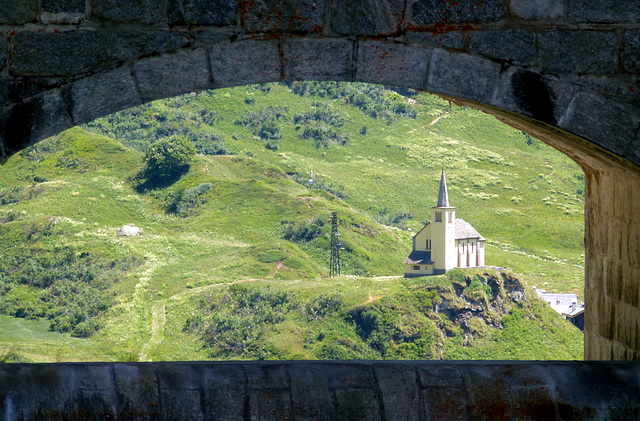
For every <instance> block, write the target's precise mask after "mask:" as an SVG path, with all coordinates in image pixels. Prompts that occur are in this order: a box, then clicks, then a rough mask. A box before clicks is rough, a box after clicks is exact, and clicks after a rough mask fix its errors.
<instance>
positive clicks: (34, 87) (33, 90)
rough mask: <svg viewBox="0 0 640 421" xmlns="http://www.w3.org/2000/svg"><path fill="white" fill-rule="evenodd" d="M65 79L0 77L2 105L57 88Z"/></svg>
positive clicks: (0, 99)
mask: <svg viewBox="0 0 640 421" xmlns="http://www.w3.org/2000/svg"><path fill="white" fill-rule="evenodd" d="M62 83H64V81H62V80H61V79H60V78H44V77H43V78H39V77H38V78H33V77H13V78H12V77H5V78H0V101H1V102H0V104H2V105H0V106H6V105H9V104H11V103H15V102H20V101H22V100H23V99H25V98H28V97H32V96H34V95H38V94H40V93H42V92H44V91H47V90H51V89H55V88H56V87H58V86H60V85H61V84H62Z"/></svg>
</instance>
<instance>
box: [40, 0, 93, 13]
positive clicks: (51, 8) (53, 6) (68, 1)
mask: <svg viewBox="0 0 640 421" xmlns="http://www.w3.org/2000/svg"><path fill="white" fill-rule="evenodd" d="M85 4H86V3H85V0H42V4H41V6H40V10H41V11H42V12H46V13H82V14H84V8H85Z"/></svg>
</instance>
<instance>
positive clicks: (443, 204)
mask: <svg viewBox="0 0 640 421" xmlns="http://www.w3.org/2000/svg"><path fill="white" fill-rule="evenodd" d="M436 207H437V208H448V207H449V193H448V192H447V179H446V178H445V176H444V169H443V170H442V177H441V178H440V191H439V192H438V204H437V205H436Z"/></svg>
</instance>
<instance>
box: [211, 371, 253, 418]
mask: <svg viewBox="0 0 640 421" xmlns="http://www.w3.org/2000/svg"><path fill="white" fill-rule="evenodd" d="M200 372H201V379H202V380H201V382H202V388H203V389H204V408H205V415H206V417H205V419H207V420H212V421H213V420H215V421H235V420H240V419H243V418H244V408H245V405H246V404H247V403H248V401H247V396H248V395H247V389H246V380H245V376H244V372H243V370H242V367H241V366H239V365H228V366H227V365H211V366H209V365H206V366H203V367H202V369H201V371H200Z"/></svg>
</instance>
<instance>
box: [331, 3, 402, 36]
mask: <svg viewBox="0 0 640 421" xmlns="http://www.w3.org/2000/svg"><path fill="white" fill-rule="evenodd" d="M404 5H405V1H404V0H362V1H339V2H336V4H335V5H334V6H333V7H332V10H331V30H332V31H333V32H336V33H339V34H343V35H378V36H379V35H386V34H393V33H396V32H398V31H399V30H400V29H401V26H402V18H403V15H404V10H403V9H404Z"/></svg>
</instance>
